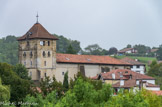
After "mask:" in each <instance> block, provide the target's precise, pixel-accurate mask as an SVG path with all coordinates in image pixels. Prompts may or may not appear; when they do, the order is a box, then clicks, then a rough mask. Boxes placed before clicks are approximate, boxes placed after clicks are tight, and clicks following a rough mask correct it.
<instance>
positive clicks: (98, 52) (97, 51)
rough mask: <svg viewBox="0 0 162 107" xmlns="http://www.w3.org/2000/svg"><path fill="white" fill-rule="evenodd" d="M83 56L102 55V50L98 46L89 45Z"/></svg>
mask: <svg viewBox="0 0 162 107" xmlns="http://www.w3.org/2000/svg"><path fill="white" fill-rule="evenodd" d="M83 54H88V55H102V48H101V47H100V46H99V45H98V44H92V45H88V46H87V47H86V48H85V52H84V53H83Z"/></svg>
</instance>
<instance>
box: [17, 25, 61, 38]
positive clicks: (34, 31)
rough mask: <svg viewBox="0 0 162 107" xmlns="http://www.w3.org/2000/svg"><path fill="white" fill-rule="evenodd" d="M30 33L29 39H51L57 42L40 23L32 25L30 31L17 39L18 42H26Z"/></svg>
mask: <svg viewBox="0 0 162 107" xmlns="http://www.w3.org/2000/svg"><path fill="white" fill-rule="evenodd" d="M29 32H30V33H31V35H30V36H29V39H53V40H58V39H57V38H56V37H55V36H53V35H51V34H50V33H49V32H48V31H47V30H46V29H45V28H44V27H43V26H42V25H41V24H40V23H36V24H34V25H33V26H32V27H31V28H30V30H29V31H28V32H27V33H26V34H25V35H23V36H22V37H20V38H18V41H21V40H26V38H27V35H28V33H29Z"/></svg>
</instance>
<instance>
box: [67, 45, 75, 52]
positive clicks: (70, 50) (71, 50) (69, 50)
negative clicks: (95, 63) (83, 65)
mask: <svg viewBox="0 0 162 107" xmlns="http://www.w3.org/2000/svg"><path fill="white" fill-rule="evenodd" d="M66 53H68V54H76V51H75V50H74V49H73V47H72V46H71V44H70V45H69V46H68V48H67V51H66Z"/></svg>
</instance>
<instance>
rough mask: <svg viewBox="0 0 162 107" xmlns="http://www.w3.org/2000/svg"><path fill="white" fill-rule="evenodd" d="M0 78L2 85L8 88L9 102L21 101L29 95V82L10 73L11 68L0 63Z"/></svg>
mask: <svg viewBox="0 0 162 107" xmlns="http://www.w3.org/2000/svg"><path fill="white" fill-rule="evenodd" d="M0 77H1V78H2V84H4V85H9V86H10V93H11V98H10V101H12V102H13V101H14V102H18V101H23V98H25V97H26V95H27V94H29V93H30V81H28V80H24V79H21V78H20V77H19V76H18V75H17V74H16V73H15V72H13V71H12V66H11V65H9V64H6V63H0Z"/></svg>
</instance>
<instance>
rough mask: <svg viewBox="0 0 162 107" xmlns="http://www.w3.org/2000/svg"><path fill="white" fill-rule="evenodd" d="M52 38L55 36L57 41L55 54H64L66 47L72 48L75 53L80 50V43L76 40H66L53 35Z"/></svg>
mask: <svg viewBox="0 0 162 107" xmlns="http://www.w3.org/2000/svg"><path fill="white" fill-rule="evenodd" d="M54 36H56V37H57V38H58V39H59V40H57V46H56V47H57V52H59V53H66V52H67V49H68V46H70V45H71V46H72V48H73V49H74V50H75V52H76V53H78V52H79V51H80V50H81V47H80V42H79V41H77V40H71V39H67V38H66V37H64V36H62V35H61V36H59V35H56V34H54Z"/></svg>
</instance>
